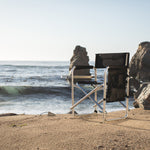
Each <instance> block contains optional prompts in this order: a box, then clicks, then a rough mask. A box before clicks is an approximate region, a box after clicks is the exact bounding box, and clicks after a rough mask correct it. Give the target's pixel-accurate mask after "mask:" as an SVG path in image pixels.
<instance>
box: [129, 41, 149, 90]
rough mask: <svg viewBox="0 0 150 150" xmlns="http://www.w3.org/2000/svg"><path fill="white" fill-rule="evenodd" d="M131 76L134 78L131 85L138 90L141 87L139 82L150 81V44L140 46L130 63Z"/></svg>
mask: <svg viewBox="0 0 150 150" xmlns="http://www.w3.org/2000/svg"><path fill="white" fill-rule="evenodd" d="M130 76H132V77H133V78H134V81H132V82H131V84H130V85H131V86H134V87H135V89H136V90H137V89H138V88H139V86H140V83H139V81H150V42H142V43H140V44H139V47H138V49H137V52H136V53H135V54H134V56H133V57H132V59H131V62H130ZM136 80H137V81H136Z"/></svg>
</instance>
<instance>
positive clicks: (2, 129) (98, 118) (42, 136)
mask: <svg viewBox="0 0 150 150" xmlns="http://www.w3.org/2000/svg"><path fill="white" fill-rule="evenodd" d="M120 114H122V112H120V111H118V112H112V113H109V114H108V117H110V118H111V117H116V116H119V115H120ZM0 149H1V150H124V149H127V150H149V149H150V110H142V109H133V110H131V111H130V112H129V117H128V118H127V119H124V120H117V121H109V122H105V123H103V117H102V114H88V115H76V116H73V115H71V114H63V115H62V114H57V115H54V116H48V115H46V114H44V115H17V116H4V117H0Z"/></svg>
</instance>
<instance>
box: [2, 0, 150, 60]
mask: <svg viewBox="0 0 150 150" xmlns="http://www.w3.org/2000/svg"><path fill="white" fill-rule="evenodd" d="M142 41H150V0H0V60H49V61H51V60H70V58H71V56H72V54H73V50H74V48H75V46H76V45H81V46H83V47H86V49H87V51H88V55H89V58H90V60H94V58H95V53H103V52H124V51H129V52H130V53H131V56H132V55H133V54H134V53H135V52H136V50H137V48H138V44H139V43H140V42H142Z"/></svg>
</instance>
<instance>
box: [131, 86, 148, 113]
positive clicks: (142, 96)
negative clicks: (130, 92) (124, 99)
mask: <svg viewBox="0 0 150 150" xmlns="http://www.w3.org/2000/svg"><path fill="white" fill-rule="evenodd" d="M134 99H135V102H134V103H133V105H134V107H135V108H144V109H148V110H150V84H148V85H142V86H141V87H140V88H139V89H138V92H137V93H135V95H134Z"/></svg>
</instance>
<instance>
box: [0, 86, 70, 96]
mask: <svg viewBox="0 0 150 150" xmlns="http://www.w3.org/2000/svg"><path fill="white" fill-rule="evenodd" d="M0 94H2V95H7V96H8V95H9V96H11V95H12V96H14V95H28V94H51V95H53V94H54V95H59V96H60V95H70V87H61V86H60V87H55V86H53V87H41V86H40V87H36V86H0Z"/></svg>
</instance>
